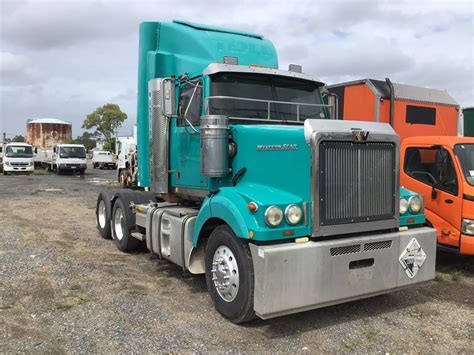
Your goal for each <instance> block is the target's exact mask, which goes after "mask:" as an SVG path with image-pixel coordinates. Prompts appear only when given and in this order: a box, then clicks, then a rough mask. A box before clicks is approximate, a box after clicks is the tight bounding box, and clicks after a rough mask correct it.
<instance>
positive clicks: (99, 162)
mask: <svg viewBox="0 0 474 355" xmlns="http://www.w3.org/2000/svg"><path fill="white" fill-rule="evenodd" d="M91 163H92V168H94V169H115V168H116V167H117V163H116V162H115V158H114V156H113V155H112V153H111V152H109V151H108V150H93V151H92V159H91Z"/></svg>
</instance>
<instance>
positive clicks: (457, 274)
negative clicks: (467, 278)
mask: <svg viewBox="0 0 474 355" xmlns="http://www.w3.org/2000/svg"><path fill="white" fill-rule="evenodd" d="M461 278H462V271H461V270H453V271H451V280H453V281H454V282H458V281H461Z"/></svg>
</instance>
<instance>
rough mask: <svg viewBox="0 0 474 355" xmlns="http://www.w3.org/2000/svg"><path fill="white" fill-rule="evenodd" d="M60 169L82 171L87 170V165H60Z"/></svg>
mask: <svg viewBox="0 0 474 355" xmlns="http://www.w3.org/2000/svg"><path fill="white" fill-rule="evenodd" d="M59 168H60V169H61V170H71V171H72V170H73V171H81V170H86V169H87V165H86V164H59Z"/></svg>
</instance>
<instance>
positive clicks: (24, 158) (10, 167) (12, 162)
mask: <svg viewBox="0 0 474 355" xmlns="http://www.w3.org/2000/svg"><path fill="white" fill-rule="evenodd" d="M2 152H3V175H8V173H27V174H28V175H29V174H31V173H32V172H33V171H34V170H35V166H34V162H33V147H32V146H31V144H27V143H4V144H3V147H2Z"/></svg>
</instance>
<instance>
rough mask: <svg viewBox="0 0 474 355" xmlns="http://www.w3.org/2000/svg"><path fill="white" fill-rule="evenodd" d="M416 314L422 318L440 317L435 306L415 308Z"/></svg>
mask: <svg viewBox="0 0 474 355" xmlns="http://www.w3.org/2000/svg"><path fill="white" fill-rule="evenodd" d="M415 314H416V315H417V316H418V317H420V318H428V317H434V316H439V315H440V312H439V310H438V309H436V308H435V307H433V306H429V305H421V306H418V307H417V308H415Z"/></svg>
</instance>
